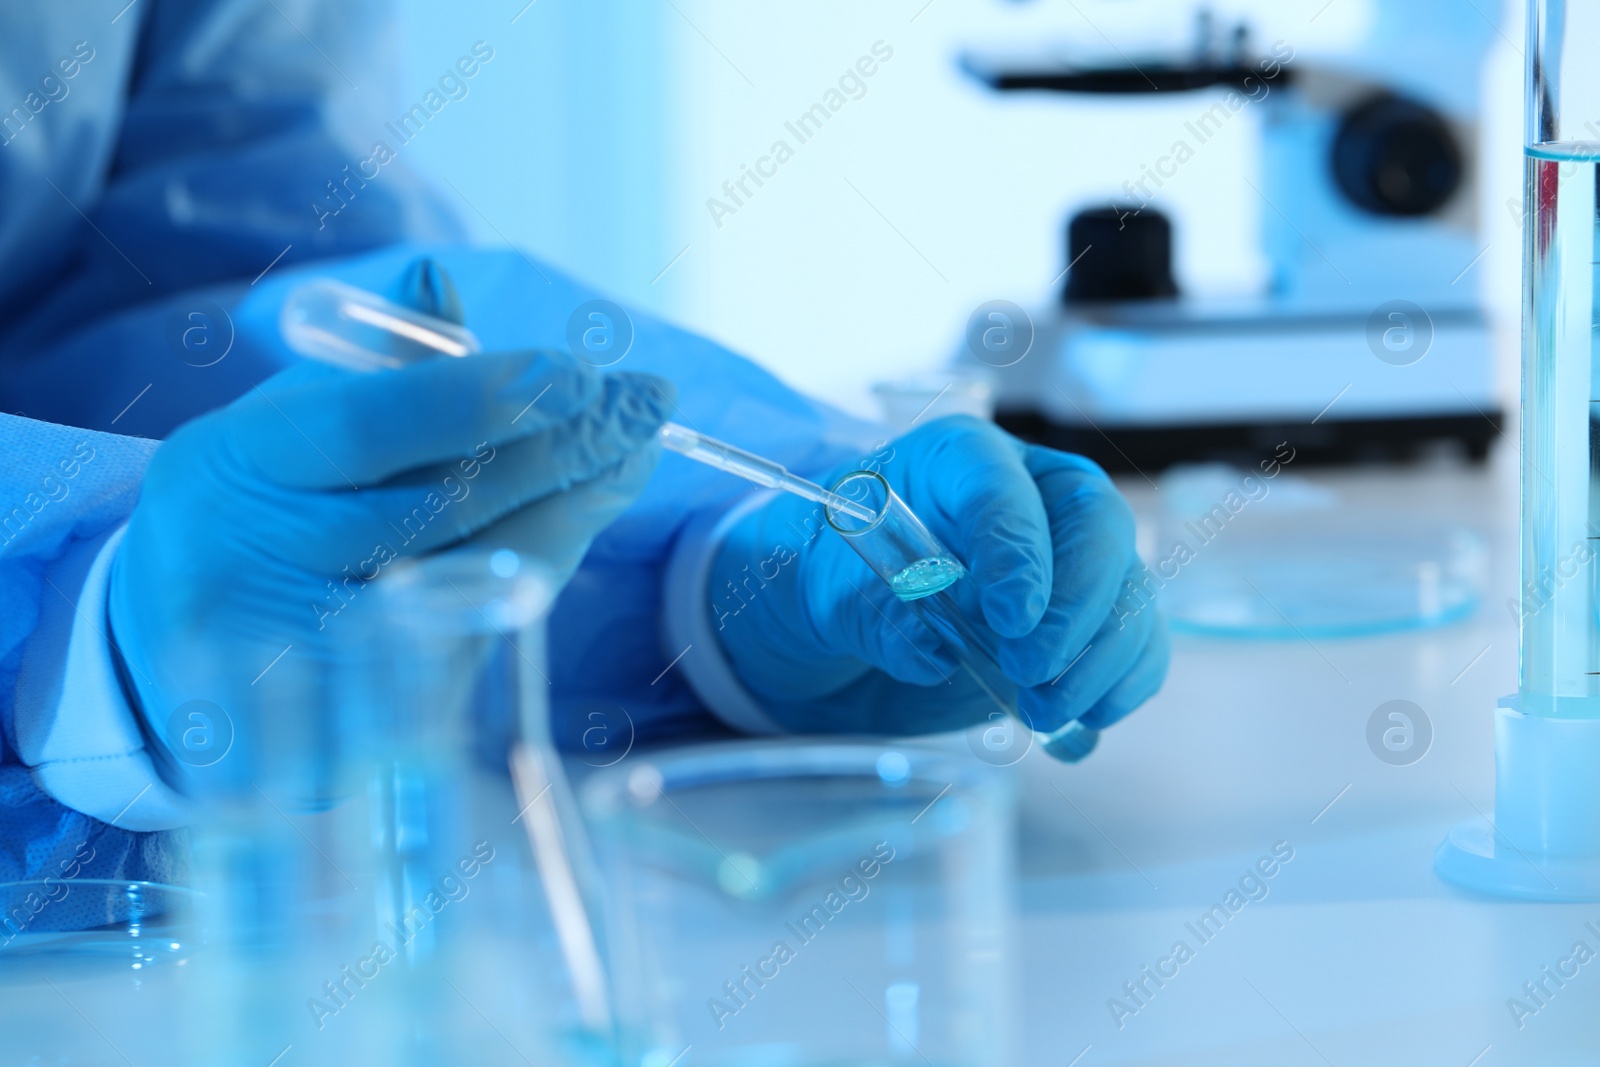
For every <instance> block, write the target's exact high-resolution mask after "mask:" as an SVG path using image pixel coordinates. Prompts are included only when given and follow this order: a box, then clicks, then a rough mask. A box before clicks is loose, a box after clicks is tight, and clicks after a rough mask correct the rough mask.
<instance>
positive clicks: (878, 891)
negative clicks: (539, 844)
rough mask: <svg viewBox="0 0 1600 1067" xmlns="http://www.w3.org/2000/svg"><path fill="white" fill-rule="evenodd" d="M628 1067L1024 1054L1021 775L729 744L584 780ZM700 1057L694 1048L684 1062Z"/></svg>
mask: <svg viewBox="0 0 1600 1067" xmlns="http://www.w3.org/2000/svg"><path fill="white" fill-rule="evenodd" d="M583 804H584V811H585V813H586V815H587V816H588V818H589V822H590V825H591V827H592V829H593V832H594V840H595V844H596V848H597V851H598V852H599V854H600V858H601V862H602V869H603V870H604V872H605V875H606V878H605V881H604V886H605V890H606V892H607V896H608V898H609V910H608V913H607V914H608V919H609V930H608V941H609V946H610V950H611V951H610V961H611V972H612V976H613V982H614V989H615V1002H616V1005H617V1018H618V1026H617V1034H618V1038H617V1042H618V1049H619V1059H620V1062H621V1064H622V1065H623V1067H667V1065H668V1064H670V1063H673V1062H676V1061H677V1060H678V1059H679V1058H680V1057H684V1054H685V1051H686V1050H687V1049H689V1048H691V1047H692V1049H693V1053H692V1062H694V1063H697V1064H704V1065H708V1067H709V1065H724V1064H726V1065H738V1067H762V1065H768V1064H771V1065H777V1064H782V1065H785V1067H788V1065H794V1067H801V1065H811V1064H844V1063H854V1064H876V1063H883V1064H888V1063H910V1062H918V1063H933V1064H938V1065H940V1067H946V1065H949V1067H955V1065H962V1067H978V1065H991V1064H992V1065H1000V1064H1006V1063H1010V1062H1012V1061H1011V1058H1010V1055H1009V1052H1010V1050H1009V1046H1008V1041H1009V1039H1010V1035H1011V1032H1012V1029H1011V1026H1010V1024H1009V1021H1010V1016H1009V1013H1010V1011H1011V1010H1012V1005H1013V1004H1014V1003H1015V1000H1014V998H1013V996H1012V990H1011V987H1010V980H1011V974H1010V953H1009V947H1010V946H1009V939H1010V914H1011V908H1012V901H1011V891H1012V879H1013V874H1012V867H1013V856H1012V850H1013V840H1012V839H1013V834H1014V829H1015V827H1014V816H1015V811H1014V806H1015V798H1014V795H1013V793H1012V784H1011V782H1010V779H1009V778H1007V777H1006V776H1004V775H1003V774H1000V773H999V772H997V771H995V770H994V769H992V768H990V767H988V766H986V765H984V764H981V763H976V762H974V761H972V760H971V759H968V758H965V757H961V756H957V755H954V754H951V753H947V752H941V751H934V750H930V749H924V748H919V747H917V746H914V745H901V744H891V743H884V742H872V741H855V740H852V741H831V740H830V741H780V742H773V741H758V742H732V743H728V744H721V745H706V746H701V747H695V748H687V749H680V750H675V751H664V752H660V753H656V754H652V755H647V756H644V757H643V758H638V757H636V758H634V759H632V760H629V761H627V762H625V763H622V764H619V765H618V766H616V767H614V768H611V769H608V770H606V771H603V772H600V773H599V774H597V775H595V776H594V777H593V778H591V779H590V780H589V781H588V782H587V783H585V786H584V789H583ZM685 1061H686V1062H687V1059H686V1060H685Z"/></svg>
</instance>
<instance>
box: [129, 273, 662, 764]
mask: <svg viewBox="0 0 1600 1067" xmlns="http://www.w3.org/2000/svg"><path fill="white" fill-rule="evenodd" d="M411 281H412V283H413V284H414V286H416V287H420V290H421V292H420V293H419V294H414V295H413V298H412V299H410V300H409V301H408V302H409V303H411V304H412V305H413V306H416V305H418V304H421V305H423V306H422V308H421V309H422V310H426V311H428V312H430V313H433V314H441V313H442V314H445V315H448V316H451V317H456V318H459V308H458V307H451V306H450V305H451V303H452V300H451V293H450V289H449V285H448V282H447V281H445V280H443V279H441V278H440V277H439V276H438V275H437V273H436V272H434V271H432V270H430V269H429V268H428V267H427V266H426V265H424V266H423V267H422V268H421V269H420V270H414V271H413V277H412V279H411ZM672 395H673V394H672V387H671V385H670V383H667V382H665V381H663V380H661V379H659V378H655V377H652V376H649V375H640V374H628V373H609V374H601V373H599V372H597V371H595V370H593V369H592V368H590V367H588V366H587V365H585V364H583V363H581V362H579V361H578V360H576V359H574V358H572V357H571V356H569V355H568V354H566V353H564V352H556V351H506V352H486V353H483V354H480V355H475V356H471V357H468V358H464V359H451V358H438V359H434V360H430V361H427V362H424V363H419V364H416V365H413V366H410V367H407V368H404V369H401V370H396V371H387V372H382V373H378V374H370V375H363V374H356V373H352V372H349V371H345V370H341V369H338V368H333V367H328V366H323V365H320V364H312V363H306V364H301V365H298V366H295V367H293V368H291V369H289V370H286V371H284V372H283V373H281V374H278V375H276V376H274V377H273V378H271V379H269V380H268V381H266V382H265V383H263V384H262V385H261V386H260V387H259V388H257V389H254V390H252V391H251V392H250V393H247V394H246V395H245V396H243V397H241V398H240V399H239V400H237V401H236V402H234V403H233V404H231V405H229V406H228V407H226V408H224V409H221V410H218V411H215V412H212V413H210V414H207V415H205V416H202V417H201V418H198V419H196V420H194V421H193V422H190V423H188V424H186V425H184V426H182V427H180V428H179V429H178V430H177V431H176V432H175V433H174V434H173V435H172V436H171V437H170V438H169V439H168V440H167V441H165V442H164V443H163V444H162V445H161V447H160V448H159V449H158V450H157V452H156V454H155V456H154V457H153V459H152V460H151V463H150V467H149V470H148V472H147V474H146V476H145V480H144V483H143V486H142V489H141V493H140V499H139V503H138V505H137V506H136V507H135V509H134V511H133V514H132V517H131V519H130V521H129V524H128V529H127V532H126V534H125V536H124V539H123V541H122V543H121V545H120V546H119V547H118V551H117V555H116V558H115V560H114V563H113V569H112V576H111V591H110V622H111V631H112V637H113V641H114V642H115V643H116V645H117V647H118V649H119V651H120V652H121V654H122V657H123V660H124V662H125V663H126V664H127V667H128V670H127V672H126V673H127V676H128V680H129V681H130V683H131V684H132V686H133V687H134V689H135V690H136V692H137V696H138V698H139V701H140V703H141V704H142V705H143V711H144V714H145V716H146V719H147V721H148V722H149V723H150V725H151V727H152V732H153V733H155V734H157V735H158V736H161V735H162V734H163V733H164V725H165V723H166V720H167V717H168V716H169V715H170V714H171V712H172V711H173V709H174V708H176V707H177V706H178V705H180V704H182V703H183V702H185V701H188V700H191V699H207V700H213V701H218V702H221V701H223V699H224V698H225V696H227V695H232V696H234V697H238V695H239V694H246V695H248V698H249V699H250V700H253V701H259V703H258V706H262V705H264V704H265V702H266V701H265V698H262V697H260V696H258V694H261V693H262V692H263V691H266V690H270V689H271V688H272V686H273V685H274V684H277V683H278V680H279V679H280V678H292V677H294V676H295V671H294V670H293V666H294V664H295V663H297V662H298V663H300V664H307V663H313V664H314V663H317V662H318V661H321V662H335V661H337V660H338V659H339V658H340V656H341V655H343V654H345V653H347V652H348V650H349V647H350V646H349V645H348V644H347V645H345V646H344V647H343V651H341V648H340V644H339V642H341V641H345V642H349V641H351V640H353V639H354V638H355V636H356V633H357V631H356V630H355V629H354V628H353V624H352V623H351V622H350V620H348V619H341V618H340V617H339V616H340V615H341V614H343V613H344V612H345V610H346V608H347V606H352V602H359V601H360V600H361V598H362V597H363V596H365V598H367V599H368V600H370V599H371V598H372V597H373V596H374V594H373V593H371V592H365V593H364V592H363V590H364V588H365V586H366V584H367V582H368V581H369V580H372V579H374V578H377V577H380V576H381V574H382V573H383V572H384V571H385V570H387V569H388V568H389V567H390V565H391V564H392V563H393V562H394V560H396V559H397V558H399V557H403V556H415V555H421V554H424V553H429V552H435V551H438V550H440V549H444V548H447V547H450V546H454V545H458V544H461V543H463V542H466V541H468V540H471V541H472V542H473V543H475V544H480V545H482V546H483V547H485V548H494V547H500V546H508V547H511V548H514V549H515V550H517V551H518V552H520V553H522V554H524V555H525V556H529V555H531V556H533V557H535V558H536V559H538V560H539V561H540V562H543V563H544V564H546V565H547V566H548V567H550V568H551V569H552V570H554V571H556V572H557V573H558V575H559V576H560V577H562V578H563V580H564V578H565V577H569V576H570V574H571V572H572V571H573V569H575V568H576V566H577V564H578V562H579V561H580V560H581V558H582V556H583V554H584V552H585V551H586V550H587V548H588V545H589V542H590V541H591V540H592V539H593V538H594V536H595V535H596V534H597V533H599V532H600V530H601V529H603V528H604V527H605V526H606V525H607V524H609V523H610V522H611V521H612V520H613V519H614V518H616V516H617V515H618V514H620V513H621V512H622V511H623V510H624V509H625V508H626V507H627V506H628V504H629V503H630V502H631V501H632V500H633V499H634V498H635V497H636V496H637V495H638V494H639V492H640V491H641V490H642V489H643V488H644V484H645V481H646V480H647V478H648V477H649V475H650V472H651V471H652V470H653V469H654V467H655V464H656V461H657V459H658V458H659V446H658V445H657V444H656V431H657V429H658V428H659V427H660V425H661V423H662V422H663V421H664V420H665V417H666V416H665V411H666V409H667V408H668V407H669V406H670V404H671V399H672ZM280 655H281V656H282V657H283V658H284V659H285V660H286V661H287V663H286V664H284V666H286V667H288V668H290V669H288V670H285V669H284V668H283V667H281V666H276V665H275V664H277V660H275V657H278V656H280ZM219 664H220V667H221V669H222V671H223V676H221V677H219V674H218V670H219ZM269 665H274V666H272V669H271V671H270V672H266V671H265V670H264V669H265V668H268V667H269ZM258 673H260V674H261V678H260V679H259V681H260V684H259V685H258V684H257V682H254V681H252V679H253V678H256V676H257V675H258ZM300 677H302V678H304V677H305V675H303V674H302V675H301V676H300ZM219 687H220V688H222V689H225V690H227V691H228V693H227V694H221V693H219V692H218V688H219ZM281 699H282V700H284V701H288V702H289V703H290V704H291V706H292V704H293V702H294V701H296V700H300V701H302V702H303V701H304V699H305V697H304V694H301V695H300V696H298V697H297V696H295V695H293V693H292V692H290V691H289V690H287V689H286V690H285V691H284V695H283V696H282V698H281ZM239 725H242V724H239ZM165 740H166V741H167V742H168V743H169V744H170V743H172V740H173V739H171V738H165Z"/></svg>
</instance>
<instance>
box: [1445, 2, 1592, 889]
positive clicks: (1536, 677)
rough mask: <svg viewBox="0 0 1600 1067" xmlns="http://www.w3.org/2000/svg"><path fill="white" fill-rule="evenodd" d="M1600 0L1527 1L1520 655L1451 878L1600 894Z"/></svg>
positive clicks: (1454, 852) (1461, 829)
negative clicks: (1491, 785)
mask: <svg viewBox="0 0 1600 1067" xmlns="http://www.w3.org/2000/svg"><path fill="white" fill-rule="evenodd" d="M1596 40H1600V0H1532V2H1531V3H1530V4H1529V7H1528V37H1527V49H1526V53H1525V54H1526V57H1527V64H1528V67H1527V69H1528V79H1527V83H1526V85H1527V100H1526V106H1527V141H1526V151H1525V185H1524V210H1525V214H1524V224H1523V279H1522V284H1523V337H1522V448H1521V460H1522V471H1521V481H1522V545H1521V547H1522V587H1521V590H1520V594H1521V595H1520V597H1519V598H1518V601H1517V605H1518V612H1517V614H1518V623H1519V627H1520V640H1521V657H1520V672H1519V675H1520V676H1519V684H1518V688H1517V692H1516V694H1515V695H1514V696H1511V697H1508V698H1506V699H1504V700H1503V701H1502V702H1501V705H1500V707H1499V709H1498V710H1497V712H1496V717H1495V820H1494V823H1493V825H1492V826H1490V825H1488V824H1487V823H1486V822H1485V821H1483V820H1475V821H1473V822H1469V823H1463V824H1462V825H1460V826H1458V827H1456V829H1455V830H1454V831H1452V832H1451V834H1450V835H1449V837H1448V838H1447V839H1446V840H1445V842H1444V843H1443V844H1442V845H1440V846H1439V849H1438V851H1437V853H1436V854H1435V865H1436V868H1437V870H1438V871H1439V873H1440V874H1441V875H1443V876H1444V877H1445V878H1448V879H1449V880H1451V881H1453V882H1457V883H1459V884H1461V885H1465V886H1468V887H1470V888H1473V889H1477V890H1480V891H1484V892H1490V893H1497V894H1502V895H1507V896H1514V897H1521V898H1525V899H1539V900H1561V901H1579V900H1600V566H1597V564H1596V546H1597V545H1600V349H1597V347H1596V334H1595V330H1596V323H1600V300H1597V290H1596V285H1597V283H1600V273H1597V268H1596V264H1597V262H1600V238H1597V232H1600V230H1597V227H1600V200H1597V195H1600V182H1597V173H1600V127H1597V126H1596V125H1595V120H1596V117H1597V116H1600V65H1597V64H1596V63H1595V61H1594V42H1595V41H1596Z"/></svg>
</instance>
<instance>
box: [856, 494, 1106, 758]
mask: <svg viewBox="0 0 1600 1067" xmlns="http://www.w3.org/2000/svg"><path fill="white" fill-rule="evenodd" d="M833 492H834V493H836V494H838V495H839V496H842V497H844V498H845V499H847V500H852V501H854V502H856V503H857V504H859V505H861V506H862V507H864V508H865V509H866V510H867V511H868V512H869V513H871V514H872V515H873V516H874V517H873V518H872V520H871V521H868V522H862V521H860V520H859V519H858V518H855V517H853V516H851V515H845V514H841V513H839V512H836V511H834V510H833V509H831V508H829V509H825V514H826V517H827V520H828V523H829V525H831V526H832V527H833V528H834V530H835V531H837V532H838V533H839V535H840V536H841V537H843V538H844V540H845V543H846V544H848V545H849V546H850V547H851V548H852V549H854V550H855V553H856V554H857V555H858V556H860V557H861V558H862V559H863V560H865V561H866V564H867V566H869V567H871V568H872V570H873V572H874V573H876V574H877V575H878V577H880V578H882V579H883V580H884V581H885V582H886V583H888V585H889V588H890V589H891V590H893V591H894V595H895V596H896V597H898V598H899V599H900V600H901V601H902V602H904V603H905V604H906V606H907V607H909V608H911V610H912V611H914V612H915V613H916V614H917V617H918V618H920V619H921V620H922V621H923V622H925V623H926V624H927V625H928V627H929V628H930V629H932V630H933V632H934V633H936V634H938V635H939V638H940V639H941V640H942V641H943V642H944V643H945V646H946V647H947V648H949V650H950V651H951V653H952V654H954V655H955V657H956V659H957V660H958V661H960V663H961V665H962V667H964V668H965V669H966V670H967V672H968V673H969V674H971V675H972V677H973V678H974V679H975V680H976V681H977V683H978V685H979V687H980V688H982V689H983V691H984V692H985V693H986V694H988V696H989V698H990V699H991V700H993V701H994V702H995V704H996V705H997V706H998V707H999V708H1001V709H1002V710H1003V711H1005V712H1006V713H1007V714H1009V715H1011V716H1013V717H1015V718H1017V719H1019V720H1021V721H1022V722H1023V724H1024V725H1025V726H1027V727H1028V729H1029V730H1033V724H1032V723H1031V722H1029V721H1028V720H1027V718H1026V717H1025V716H1024V715H1023V713H1022V711H1021V710H1020V708H1019V707H1018V705H1017V685H1016V683H1015V682H1013V681H1011V680H1010V679H1009V678H1007V677H1006V676H1005V674H1004V672H1002V671H1001V669H1000V662H999V658H998V647H999V646H998V644H997V641H996V638H995V635H994V632H993V631H992V630H990V629H989V627H988V626H987V625H986V624H985V623H984V622H983V621H982V614H981V612H980V611H979V609H978V607H977V605H976V602H975V601H974V600H972V599H971V598H968V600H966V601H965V602H963V600H962V599H961V595H962V594H964V593H967V592H968V587H969V586H970V585H971V583H970V582H968V583H967V584H966V585H962V584H961V583H962V581H963V580H964V579H965V578H966V576H967V569H966V567H965V566H964V565H962V563H961V561H960V560H959V559H958V558H957V557H956V555H955V554H954V553H953V552H951V551H950V550H949V549H948V548H946V547H945V546H944V544H943V543H942V542H941V541H940V540H939V539H938V538H937V537H935V536H934V535H933V533H932V532H931V531H930V530H929V529H928V528H927V527H926V526H924V525H923V524H922V521H921V520H920V519H918V518H917V517H916V515H914V514H913V513H912V511H911V509H910V508H908V507H907V506H906V504H905V501H903V500H901V499H900V497H899V496H897V495H896V494H895V492H894V490H893V489H891V488H889V483H888V482H887V481H885V480H884V478H883V476H882V475H880V474H878V473H876V472H875V471H865V470H862V471H855V472H853V473H851V474H847V475H845V476H844V477H843V478H841V479H839V481H838V482H836V483H835V484H834V486H833ZM1034 736H1035V737H1036V738H1037V740H1038V741H1039V742H1040V744H1041V745H1043V747H1044V750H1045V751H1046V752H1047V753H1049V754H1050V755H1052V756H1054V757H1055V758H1056V759H1059V760H1065V761H1067V762H1071V763H1076V762H1077V761H1078V760H1081V759H1083V758H1084V757H1085V756H1087V755H1088V754H1089V753H1090V752H1092V751H1093V750H1094V747H1095V745H1096V744H1097V743H1098V741H1099V736H1100V735H1099V732H1098V731H1097V730H1094V729H1091V728H1089V727H1086V726H1084V725H1083V724H1082V723H1079V722H1077V721H1073V722H1069V723H1067V724H1066V725H1064V726H1061V727H1058V728H1057V729H1055V730H1052V731H1037V730H1035V731H1034Z"/></svg>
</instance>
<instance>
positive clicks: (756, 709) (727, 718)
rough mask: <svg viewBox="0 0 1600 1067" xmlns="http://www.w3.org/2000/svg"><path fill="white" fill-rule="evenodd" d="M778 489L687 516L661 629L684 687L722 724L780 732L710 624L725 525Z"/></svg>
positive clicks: (672, 565) (669, 565)
mask: <svg viewBox="0 0 1600 1067" xmlns="http://www.w3.org/2000/svg"><path fill="white" fill-rule="evenodd" d="M776 495H777V494H776V493H773V492H766V493H754V494H751V495H750V496H747V497H745V498H744V499H742V500H740V501H739V502H738V503H737V504H735V505H734V506H733V507H731V508H729V509H728V510H727V511H726V512H724V513H723V514H722V515H720V516H718V515H716V514H715V513H712V514H709V515H702V516H700V517H698V518H696V519H694V520H692V521H691V522H690V523H689V525H688V526H687V527H686V528H685V529H684V531H683V533H682V534H680V535H679V537H678V542H677V544H676V545H675V546H674V547H673V550H672V558H671V559H670V560H668V561H667V583H666V598H665V599H666V607H665V616H666V617H665V619H664V625H663V626H662V632H663V634H664V635H665V637H666V640H667V645H668V648H667V650H666V654H667V655H668V656H678V657H679V659H678V661H677V664H678V669H679V670H681V671H683V674H684V677H685V678H687V679H688V681H689V687H690V688H691V689H693V690H694V691H695V695H696V696H698V697H699V698H700V699H701V700H702V701H703V702H704V703H705V705H706V707H708V708H710V709H711V713H712V714H713V715H715V716H716V717H717V718H719V719H721V720H722V721H723V722H724V723H726V724H727V725H729V726H731V727H733V728H734V729H735V730H739V731H741V732H742V733H747V734H781V733H783V732H784V731H783V730H782V728H781V727H779V726H778V724H777V723H775V722H773V721H772V718H771V716H769V715H768V714H767V713H766V712H765V711H764V710H763V709H762V707H761V704H760V702H759V701H757V700H756V698H755V697H754V696H753V695H751V693H750V691H749V690H748V689H746V688H745V687H744V683H742V682H740V681H739V676H738V675H737V674H735V673H734V670H733V665H732V664H730V663H729V662H728V657H727V656H726V655H724V654H723V651H722V643H721V642H720V641H718V640H717V634H716V630H715V629H714V628H713V626H712V624H711V590H710V589H709V588H708V585H709V583H710V580H711V565H712V563H713V562H714V561H715V560H716V558H717V551H718V550H719V549H720V548H721V547H722V542H723V540H724V539H725V538H726V537H727V535H728V531H729V530H731V529H733V526H734V524H735V523H737V522H738V521H739V520H740V519H742V518H744V517H745V516H746V515H748V514H750V512H752V511H754V510H755V509H756V508H759V507H761V506H762V505H763V504H765V503H767V502H768V501H769V500H771V499H772V498H773V497H775V496H776Z"/></svg>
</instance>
